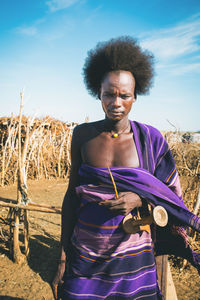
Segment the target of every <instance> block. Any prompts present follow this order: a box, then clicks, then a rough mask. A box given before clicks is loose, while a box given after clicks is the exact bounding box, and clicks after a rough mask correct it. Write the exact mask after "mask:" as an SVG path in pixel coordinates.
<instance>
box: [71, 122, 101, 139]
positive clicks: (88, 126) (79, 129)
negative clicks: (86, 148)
mask: <svg viewBox="0 0 200 300" xmlns="http://www.w3.org/2000/svg"><path fill="white" fill-rule="evenodd" d="M101 123H102V121H95V122H90V123H82V124H80V125H77V126H76V127H75V128H74V131H73V139H74V140H76V141H79V143H82V142H84V140H85V139H88V138H90V137H92V136H93V135H96V134H97V132H99V130H100V129H99V128H100V127H101Z"/></svg>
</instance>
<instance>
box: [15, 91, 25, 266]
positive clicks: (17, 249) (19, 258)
mask: <svg viewBox="0 0 200 300" xmlns="http://www.w3.org/2000/svg"><path fill="white" fill-rule="evenodd" d="M20 97H21V102H20V112H19V125H18V187H17V203H18V204H19V203H20V196H21V193H20V186H21V183H22V174H21V162H22V161H21V158H22V153H21V121H22V108H23V98H24V90H23V91H22V92H21V93H20ZM13 259H14V261H15V262H16V263H18V264H20V263H21V262H23V261H24V255H22V253H21V250H20V246H19V211H15V212H14V228H13Z"/></svg>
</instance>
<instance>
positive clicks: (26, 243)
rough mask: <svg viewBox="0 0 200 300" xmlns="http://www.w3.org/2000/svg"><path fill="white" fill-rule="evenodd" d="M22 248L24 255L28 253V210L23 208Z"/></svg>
mask: <svg viewBox="0 0 200 300" xmlns="http://www.w3.org/2000/svg"><path fill="white" fill-rule="evenodd" d="M24 250H25V255H26V257H28V255H29V223H28V210H24Z"/></svg>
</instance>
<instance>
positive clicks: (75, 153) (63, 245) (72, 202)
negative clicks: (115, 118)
mask: <svg viewBox="0 0 200 300" xmlns="http://www.w3.org/2000/svg"><path fill="white" fill-rule="evenodd" d="M80 145H81V143H80V130H79V126H77V127H76V128H75V129H74V132H73V136H72V143H71V171H70V178H69V185H68V189H67V192H66V194H65V197H64V200H63V205H62V223H61V241H60V256H59V257H60V259H59V260H58V269H57V272H56V275H55V277H54V280H53V282H52V290H53V294H54V298H55V299H57V288H58V285H59V284H62V277H63V275H64V272H65V262H66V259H67V258H68V256H69V248H70V247H69V246H70V239H71V236H72V233H73V230H74V227H75V224H76V221H77V215H76V213H77V209H78V207H79V205H80V203H79V199H78V197H77V195H76V187H77V186H78V185H79V176H78V170H79V168H80V165H81V162H82V160H81V153H80Z"/></svg>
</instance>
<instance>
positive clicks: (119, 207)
mask: <svg viewBox="0 0 200 300" xmlns="http://www.w3.org/2000/svg"><path fill="white" fill-rule="evenodd" d="M99 205H103V206H105V207H107V208H108V209H109V210H110V211H112V212H113V213H114V214H116V215H123V216H126V215H128V214H129V213H130V212H131V211H132V210H133V209H134V208H136V207H141V206H142V200H141V198H140V196H138V194H135V193H132V192H122V193H119V198H117V199H111V200H103V201H101V202H99Z"/></svg>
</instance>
